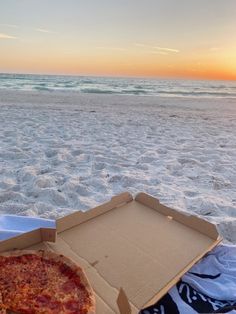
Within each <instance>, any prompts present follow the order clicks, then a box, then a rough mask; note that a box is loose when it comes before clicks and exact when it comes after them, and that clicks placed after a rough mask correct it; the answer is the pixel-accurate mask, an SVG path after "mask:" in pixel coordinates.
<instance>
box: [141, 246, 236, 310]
mask: <svg viewBox="0 0 236 314" xmlns="http://www.w3.org/2000/svg"><path fill="white" fill-rule="evenodd" d="M197 313H228V314H236V246H232V245H219V246H217V247H216V248H215V249H214V250H212V251H211V252H210V253H208V254H207V255H206V256H205V257H204V258H203V259H202V260H201V261H200V262H199V263H197V264H196V265H194V266H193V267H192V268H191V270H190V271H189V272H188V273H186V274H185V275H184V276H183V277H182V279H181V280H180V281H179V282H178V284H177V285H176V286H174V287H173V288H172V289H171V290H170V291H169V292H168V293H167V294H166V295H165V296H164V297H163V298H162V299H161V300H160V301H158V302H157V303H156V304H155V305H154V306H152V307H150V308H147V309H144V310H142V311H141V312H140V314H197Z"/></svg>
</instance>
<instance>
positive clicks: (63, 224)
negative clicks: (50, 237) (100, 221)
mask: <svg viewBox="0 0 236 314" xmlns="http://www.w3.org/2000/svg"><path fill="white" fill-rule="evenodd" d="M131 201H133V196H132V195H131V194H130V193H129V192H124V193H121V194H119V195H117V196H114V197H112V198H111V200H110V201H109V202H107V203H104V204H102V205H99V206H97V207H95V208H93V209H90V210H89V211H87V212H81V211H77V212H75V213H72V214H69V215H67V216H64V217H62V218H59V219H57V221H56V229H57V233H60V232H63V231H64V230H67V229H70V228H73V227H75V226H78V225H80V224H82V223H83V222H86V221H88V220H90V219H92V218H94V217H97V216H99V215H102V214H104V213H106V212H108V211H109V210H112V209H114V208H116V207H120V206H122V205H124V204H126V203H128V202H131Z"/></svg>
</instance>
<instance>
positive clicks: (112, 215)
mask: <svg viewBox="0 0 236 314" xmlns="http://www.w3.org/2000/svg"><path fill="white" fill-rule="evenodd" d="M57 231H58V235H57V241H56V242H55V243H49V242H47V243H45V242H42V243H40V239H41V240H47V238H45V239H42V234H41V231H40V232H39V233H37V234H36V233H35V234H34V237H32V234H31V237H30V236H28V242H27V234H25V235H24V239H23V240H24V241H23V242H19V241H20V238H19V237H18V239H17V241H16V239H15V240H14V239H11V241H10V240H8V241H10V242H8V243H7V244H6V243H0V250H1V251H4V250H9V249H13V248H14V247H17V248H26V247H27V248H30V249H32V248H47V249H51V250H54V251H56V252H59V253H62V254H64V255H66V256H68V257H70V258H71V259H73V260H74V261H75V262H78V263H79V264H80V265H81V266H82V267H83V268H84V270H85V272H86V274H87V276H88V278H89V280H90V283H91V285H92V287H93V289H94V291H95V295H96V300H97V314H106V313H107V314H108V313H122V314H128V313H137V312H138V309H141V308H143V307H145V306H146V305H149V304H152V303H154V302H156V301H157V300H158V299H159V298H160V297H161V296H163V295H164V294H165V293H166V292H167V291H168V290H169V289H170V288H171V287H172V286H173V285H174V284H175V283H176V282H177V281H178V280H179V278H180V277H181V276H182V275H183V274H184V273H185V272H186V271H187V270H188V269H189V268H190V267H191V266H192V265H193V264H194V263H195V262H196V261H198V260H199V259H200V258H201V257H202V256H203V255H204V254H205V253H206V252H207V251H209V250H210V249H212V248H213V247H214V246H216V245H217V244H218V243H219V241H220V240H221V239H220V238H219V235H218V233H217V230H216V228H215V226H214V225H212V224H210V223H208V222H205V221H203V220H202V219H199V218H197V217H193V216H186V215H184V214H183V213H179V212H177V211H175V210H173V209H170V208H168V207H166V206H163V205H161V204H160V203H159V201H158V200H157V199H155V198H153V197H150V196H148V195H146V194H144V193H140V194H139V195H137V197H136V199H135V200H133V199H132V196H131V195H130V194H129V193H123V194H121V195H119V196H117V197H114V198H112V200H111V201H110V202H108V203H106V204H103V205H101V206H98V207H97V208H94V209H92V210H90V211H88V212H86V213H82V212H76V213H73V214H72V215H69V216H67V217H64V218H61V219H59V220H58V221H57ZM46 237H47V236H46ZM32 238H34V239H33V240H32ZM49 238H50V237H49ZM3 242H7V241H3ZM9 243H10V244H9ZM121 288H122V289H121Z"/></svg>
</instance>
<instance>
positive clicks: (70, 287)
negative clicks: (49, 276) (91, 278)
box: [61, 281, 77, 293]
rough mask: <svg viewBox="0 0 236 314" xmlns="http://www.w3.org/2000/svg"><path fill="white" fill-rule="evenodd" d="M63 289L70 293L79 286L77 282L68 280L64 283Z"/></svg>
mask: <svg viewBox="0 0 236 314" xmlns="http://www.w3.org/2000/svg"><path fill="white" fill-rule="evenodd" d="M61 288H62V291H63V292H65V293H69V292H71V291H73V290H74V289H76V288H77V286H76V283H75V282H74V281H66V282H64V283H63V285H62V287H61Z"/></svg>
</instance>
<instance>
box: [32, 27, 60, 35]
mask: <svg viewBox="0 0 236 314" xmlns="http://www.w3.org/2000/svg"><path fill="white" fill-rule="evenodd" d="M35 31H36V32H40V33H48V34H55V33H56V32H54V31H51V30H49V29H45V28H35Z"/></svg>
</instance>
